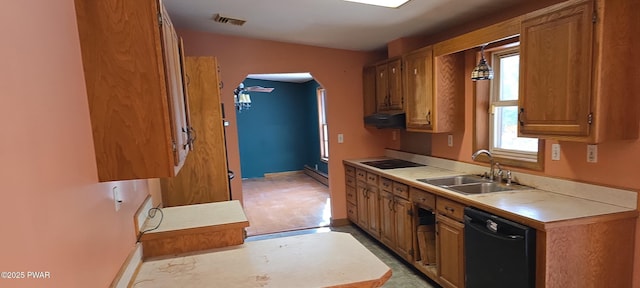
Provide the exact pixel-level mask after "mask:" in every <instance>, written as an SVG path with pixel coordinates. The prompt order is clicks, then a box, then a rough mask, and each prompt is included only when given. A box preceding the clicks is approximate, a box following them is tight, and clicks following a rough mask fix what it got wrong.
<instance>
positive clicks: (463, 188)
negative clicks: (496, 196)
mask: <svg viewBox="0 0 640 288" xmlns="http://www.w3.org/2000/svg"><path fill="white" fill-rule="evenodd" d="M516 186H519V185H513V184H512V185H505V184H498V183H495V182H487V183H474V184H468V185H453V186H449V187H447V188H449V189H451V190H455V191H458V192H462V193H464V194H482V193H491V192H500V191H509V190H515V189H518V187H516ZM520 187H521V186H520Z"/></svg>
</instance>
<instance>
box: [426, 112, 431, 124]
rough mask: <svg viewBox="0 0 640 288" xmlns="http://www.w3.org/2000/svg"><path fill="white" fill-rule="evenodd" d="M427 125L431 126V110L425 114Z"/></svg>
mask: <svg viewBox="0 0 640 288" xmlns="http://www.w3.org/2000/svg"><path fill="white" fill-rule="evenodd" d="M427 125H431V110H429V112H427Z"/></svg>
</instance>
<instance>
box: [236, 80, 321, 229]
mask: <svg viewBox="0 0 640 288" xmlns="http://www.w3.org/2000/svg"><path fill="white" fill-rule="evenodd" d="M319 89H320V90H322V87H321V85H320V84H319V83H318V82H317V81H316V80H315V79H313V77H312V76H311V74H309V73H294V74H291V73H287V74H249V75H248V76H247V77H246V78H245V79H244V80H243V81H242V82H241V84H239V85H238V86H237V88H236V89H235V90H234V97H235V100H236V101H235V102H236V120H237V125H238V126H237V127H238V141H239V150H240V164H241V171H242V177H243V179H242V190H243V199H244V208H245V213H246V214H247V217H248V218H249V223H250V227H248V228H247V235H248V236H254V235H261V234H269V233H276V232H283V231H291V230H299V229H307V228H316V227H323V226H328V225H329V219H330V216H331V215H330V213H331V212H330V211H331V208H330V207H331V206H330V197H329V190H328V188H327V187H326V186H325V185H323V184H321V183H320V182H319V181H317V180H315V179H314V178H311V177H310V176H308V175H313V176H316V178H318V177H317V176H318V175H320V176H322V175H324V177H325V178H327V177H328V176H327V175H328V158H326V157H323V156H325V155H323V153H322V151H324V150H323V149H322V148H323V146H325V145H326V144H325V143H324V142H323V134H322V133H321V132H322V131H323V128H324V129H326V121H323V119H324V117H321V116H324V113H322V112H323V111H324V109H323V108H324V101H319V100H320V99H321V98H319V97H318V95H319V94H318V91H320V90H319ZM322 91H324V90H322ZM323 99H324V98H322V100H323ZM323 124H325V125H324V126H323ZM325 131H326V130H325ZM325 135H326V133H325ZM326 151H328V149H326ZM327 156H328V155H327ZM305 171H306V172H307V173H306V174H305ZM320 178H322V177H320Z"/></svg>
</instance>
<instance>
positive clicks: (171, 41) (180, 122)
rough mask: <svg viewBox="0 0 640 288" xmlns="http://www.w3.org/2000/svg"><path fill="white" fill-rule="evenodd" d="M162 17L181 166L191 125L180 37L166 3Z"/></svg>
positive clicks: (176, 155) (174, 133)
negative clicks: (188, 122) (189, 123)
mask: <svg viewBox="0 0 640 288" xmlns="http://www.w3.org/2000/svg"><path fill="white" fill-rule="evenodd" d="M160 11H161V13H160V15H161V17H162V23H161V26H162V30H161V31H162V55H163V58H164V64H165V78H166V82H167V103H168V104H169V112H170V113H169V116H170V122H169V124H170V125H171V138H172V139H173V144H174V149H173V154H174V155H173V157H174V163H175V166H177V167H178V166H180V165H181V163H183V162H184V160H185V159H186V158H187V153H188V150H189V137H188V133H189V127H188V124H187V113H186V109H187V108H186V105H185V94H184V90H183V83H182V77H183V71H182V66H181V63H182V62H181V56H180V51H179V48H178V46H179V42H180V41H179V39H178V35H177V34H176V32H175V30H174V27H173V24H172V23H171V20H170V19H169V16H168V14H167V11H166V9H165V7H164V5H160ZM176 174H177V172H176Z"/></svg>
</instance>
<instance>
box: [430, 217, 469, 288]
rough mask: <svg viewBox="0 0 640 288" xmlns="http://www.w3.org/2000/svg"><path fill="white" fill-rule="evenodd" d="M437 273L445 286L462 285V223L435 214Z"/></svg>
mask: <svg viewBox="0 0 640 288" xmlns="http://www.w3.org/2000/svg"><path fill="white" fill-rule="evenodd" d="M437 217H438V218H437V226H436V229H437V233H438V234H437V245H438V251H439V254H440V255H439V257H438V275H439V276H440V280H441V281H440V282H441V284H444V286H447V287H464V224H462V223H460V222H456V221H454V220H452V219H450V218H448V217H445V216H442V215H438V216H437Z"/></svg>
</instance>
